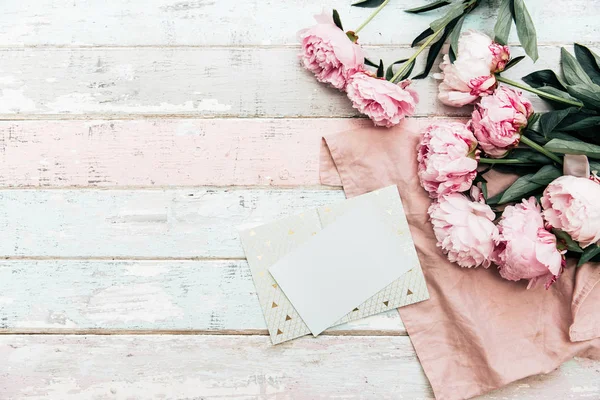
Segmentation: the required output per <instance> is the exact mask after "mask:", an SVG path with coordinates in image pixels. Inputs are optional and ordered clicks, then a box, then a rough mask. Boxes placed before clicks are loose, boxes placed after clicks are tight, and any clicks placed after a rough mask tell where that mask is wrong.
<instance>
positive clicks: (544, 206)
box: [417, 31, 600, 288]
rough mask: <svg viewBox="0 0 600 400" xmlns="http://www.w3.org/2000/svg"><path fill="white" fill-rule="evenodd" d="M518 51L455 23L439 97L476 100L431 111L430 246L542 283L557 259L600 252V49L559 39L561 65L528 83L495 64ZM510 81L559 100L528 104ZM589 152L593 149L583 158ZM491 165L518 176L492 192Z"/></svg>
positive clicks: (426, 180) (422, 155) (424, 164)
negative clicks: (455, 114)
mask: <svg viewBox="0 0 600 400" xmlns="http://www.w3.org/2000/svg"><path fill="white" fill-rule="evenodd" d="M518 61H519V60H510V52H509V49H508V47H506V46H503V45H500V44H499V43H496V42H494V41H492V39H491V38H489V37H487V36H486V35H484V34H482V33H480V32H475V31H468V32H465V33H463V34H462V35H461V37H460V39H459V42H458V53H457V54H456V58H455V60H454V62H453V63H452V62H451V61H450V58H449V56H448V55H445V56H444V59H443V62H442V64H441V65H440V68H441V70H442V73H441V74H438V75H437V76H436V77H437V78H438V79H441V83H440V85H439V95H438V98H439V99H440V101H442V102H443V103H445V104H447V105H451V106H463V105H466V104H472V103H476V104H475V108H474V110H473V113H472V115H471V120H470V121H468V123H466V124H463V123H458V122H449V123H437V124H434V125H431V126H430V127H429V128H428V129H427V130H426V131H425V133H424V135H423V137H422V140H421V142H420V144H419V147H418V156H417V157H418V174H419V178H420V181H421V184H422V186H423V188H425V190H427V192H428V193H429V195H430V197H431V198H433V199H434V202H433V204H432V205H431V207H430V208H429V216H430V219H431V222H432V224H433V229H434V233H435V237H436V239H437V241H438V247H440V248H441V249H442V251H443V252H444V253H445V254H446V255H447V257H448V259H449V260H450V261H452V262H456V263H457V264H458V265H459V266H461V267H469V268H470V267H478V266H483V267H484V268H488V267H489V266H490V265H492V263H493V264H496V265H497V266H498V269H499V271H500V275H501V276H502V277H503V278H505V279H508V280H513V281H517V280H520V279H528V280H529V286H528V288H529V287H532V286H534V285H535V284H536V283H537V282H538V281H540V280H543V281H545V286H546V288H548V287H549V286H550V285H551V284H552V283H553V282H555V281H556V280H557V279H558V278H559V277H560V274H561V272H562V270H563V268H564V267H565V265H566V263H565V257H567V256H571V255H572V256H575V257H578V258H579V262H578V265H582V264H583V263H585V262H587V261H590V260H596V259H598V257H599V256H600V247H599V246H598V243H600V180H599V179H598V177H597V175H596V172H597V171H598V170H600V162H597V161H594V160H598V159H600V137H599V136H598V134H597V132H598V126H599V125H600V86H599V85H600V57H598V55H596V54H594V53H593V52H592V51H591V50H589V49H588V48H586V47H584V46H581V45H575V57H573V56H572V55H571V54H570V53H569V52H568V51H567V50H565V49H562V60H561V64H562V75H561V76H559V75H557V74H555V73H554V72H553V71H551V70H542V71H536V72H534V73H532V74H529V75H527V76H525V77H524V78H523V80H524V81H525V82H526V83H528V84H529V85H530V86H527V85H525V84H521V83H518V82H514V81H511V80H508V79H506V78H504V77H502V76H501V75H500V73H501V72H503V71H505V70H506V69H507V68H509V67H510V66H511V65H514V64H515V63H516V62H518ZM499 83H504V84H506V85H512V86H516V87H518V88H520V89H523V90H527V91H530V92H533V93H535V94H537V95H538V96H540V97H542V98H544V99H546V100H548V101H549V102H550V103H551V104H552V105H554V106H555V108H556V110H553V111H550V112H546V113H538V114H536V113H535V112H534V110H533V107H532V105H531V103H530V102H529V100H527V99H526V98H525V97H524V96H523V95H522V94H521V92H519V91H516V90H514V89H512V88H510V87H507V86H499ZM588 157H589V159H591V160H592V161H589V160H588ZM492 168H496V169H500V170H502V169H504V170H508V171H510V172H512V173H517V174H518V175H520V177H519V178H518V179H517V180H516V181H515V182H514V183H513V184H512V185H511V186H509V187H508V188H507V189H506V190H504V191H503V192H501V193H499V194H498V195H496V196H494V197H491V198H488V196H487V181H486V179H485V177H484V176H485V174H486V173H487V172H488V171H489V170H490V169H492Z"/></svg>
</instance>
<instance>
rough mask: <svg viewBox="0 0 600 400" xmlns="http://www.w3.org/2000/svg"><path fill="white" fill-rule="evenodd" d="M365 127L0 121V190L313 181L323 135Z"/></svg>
mask: <svg viewBox="0 0 600 400" xmlns="http://www.w3.org/2000/svg"><path fill="white" fill-rule="evenodd" d="M426 122H427V121H426V120H422V119H411V120H410V121H407V123H411V124H415V123H416V124H424V123H426ZM370 125H371V122H370V121H368V120H364V119H361V120H359V119H308V120H306V119H268V120H264V119H249V120H244V119H192V120H189V119H167V120H162V119H161V120H135V121H129V120H125V121H123V120H103V121H102V120H100V121H1V122H0V187H1V186H7V187H23V186H33V187H64V186H82V187H89V186H92V187H93V186H99V187H123V186H126V187H132V186H138V187H139V186H144V187H152V186H200V185H210V186H233V185H242V186H246V185H260V186H287V187H293V186H299V185H300V186H318V185H320V181H319V150H320V141H321V137H322V136H323V135H325V134H331V133H335V132H341V131H344V130H351V129H357V128H359V127H361V126H370ZM243 200H244V199H243V198H241V199H240V201H243Z"/></svg>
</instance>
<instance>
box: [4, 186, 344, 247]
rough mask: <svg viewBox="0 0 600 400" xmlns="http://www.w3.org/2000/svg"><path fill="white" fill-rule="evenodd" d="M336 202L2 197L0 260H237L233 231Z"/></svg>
mask: <svg viewBox="0 0 600 400" xmlns="http://www.w3.org/2000/svg"><path fill="white" fill-rule="evenodd" d="M343 199H344V194H343V192H342V191H341V190H318V189H297V190H254V189H252V190H250V189H232V190H223V189H205V188H202V189H177V190H40V191H36V190H4V191H0V204H1V205H2V207H0V256H9V257H10V256H41V257H132V256H133V257H143V258H155V257H175V258H188V257H210V258H231V257H237V258H244V253H243V250H242V247H241V243H240V240H239V237H238V233H237V232H238V231H237V227H238V226H249V225H258V224H260V223H266V222H269V221H274V220H277V219H280V218H283V217H286V216H289V215H293V214H296V213H300V212H302V211H303V210H306V209H309V208H314V207H318V206H322V205H325V204H330V203H332V202H337V201H340V200H343Z"/></svg>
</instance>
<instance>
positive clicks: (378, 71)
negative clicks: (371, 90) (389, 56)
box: [377, 59, 383, 78]
mask: <svg viewBox="0 0 600 400" xmlns="http://www.w3.org/2000/svg"><path fill="white" fill-rule="evenodd" d="M377 77H378V78H383V60H381V59H380V60H379V66H378V67H377Z"/></svg>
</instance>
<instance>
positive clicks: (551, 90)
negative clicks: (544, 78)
mask: <svg viewBox="0 0 600 400" xmlns="http://www.w3.org/2000/svg"><path fill="white" fill-rule="evenodd" d="M538 90H541V91H542V92H546V93H549V94H552V95H554V96H558V97H562V98H563V99H566V100H571V101H573V100H577V99H576V98H574V97H573V96H570V95H569V93H565V92H563V91H562V90H558V89H557V88H554V87H552V86H544V87H541V88H538ZM544 100H546V101H548V102H549V103H552V104H553V105H554V107H555V108H565V107H567V106H566V105H565V104H564V103H559V102H555V101H552V100H548V99H544Z"/></svg>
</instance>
